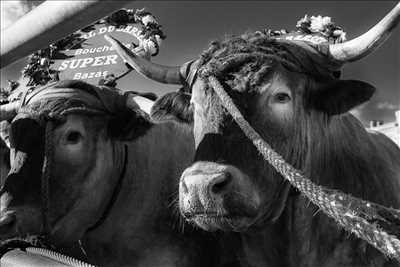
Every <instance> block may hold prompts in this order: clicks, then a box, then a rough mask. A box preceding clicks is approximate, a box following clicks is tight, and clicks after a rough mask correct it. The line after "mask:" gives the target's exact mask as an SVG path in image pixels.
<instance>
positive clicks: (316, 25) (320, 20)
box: [310, 16, 331, 32]
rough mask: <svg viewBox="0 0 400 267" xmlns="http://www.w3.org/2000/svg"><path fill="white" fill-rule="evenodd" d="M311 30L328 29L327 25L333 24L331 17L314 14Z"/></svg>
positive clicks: (321, 30)
mask: <svg viewBox="0 0 400 267" xmlns="http://www.w3.org/2000/svg"><path fill="white" fill-rule="evenodd" d="M310 19H311V25H310V31H311V32H323V31H325V29H326V26H327V25H329V24H331V18H330V17H322V16H318V17H315V16H312V17H311V18H310Z"/></svg>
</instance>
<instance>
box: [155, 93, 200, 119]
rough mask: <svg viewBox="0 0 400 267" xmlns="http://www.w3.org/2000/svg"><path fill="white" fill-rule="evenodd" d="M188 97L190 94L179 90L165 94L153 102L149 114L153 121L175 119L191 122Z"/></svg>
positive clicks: (191, 114)
mask: <svg viewBox="0 0 400 267" xmlns="http://www.w3.org/2000/svg"><path fill="white" fill-rule="evenodd" d="M190 98H191V96H190V94H188V93H185V92H181V91H179V92H173V93H168V94H165V95H163V96H162V97H160V98H159V99H158V100H157V101H156V102H155V103H154V105H153V107H152V109H151V112H150V116H151V118H152V119H153V121H155V122H163V121H176V122H179V123H186V124H191V123H192V122H193V110H192V107H191V105H190Z"/></svg>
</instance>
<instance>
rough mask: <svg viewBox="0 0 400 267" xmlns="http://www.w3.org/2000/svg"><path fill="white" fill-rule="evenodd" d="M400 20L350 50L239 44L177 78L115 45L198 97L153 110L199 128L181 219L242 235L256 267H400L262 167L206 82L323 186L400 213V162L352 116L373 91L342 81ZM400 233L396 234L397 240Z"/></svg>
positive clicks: (298, 40)
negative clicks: (347, 66)
mask: <svg viewBox="0 0 400 267" xmlns="http://www.w3.org/2000/svg"><path fill="white" fill-rule="evenodd" d="M399 14H400V4H399V5H397V6H396V7H395V8H394V9H393V11H392V12H391V13H390V14H389V15H388V16H386V17H385V18H384V19H383V20H382V21H381V22H380V23H379V24H377V25H376V26H375V27H374V28H372V29H371V30H370V31H369V32H367V33H366V34H364V35H362V36H360V37H358V38H356V39H354V40H351V41H348V42H344V43H336V44H330V41H329V40H325V41H324V42H323V43H318V42H317V43H316V42H314V41H312V40H320V39H321V35H319V36H313V35H308V34H309V32H308V33H307V32H301V31H300V30H299V32H297V33H295V34H292V35H287V34H286V33H276V32H257V33H254V34H246V35H242V36H235V37H232V38H228V39H225V40H222V41H215V42H213V43H212V44H211V45H210V47H209V48H208V49H207V50H206V51H205V52H204V53H203V54H202V55H201V57H200V59H198V60H196V61H193V62H189V63H187V64H185V65H183V66H182V67H175V68H174V67H168V68H164V67H163V66H160V65H156V64H153V63H151V62H148V61H146V60H144V59H142V58H139V57H137V56H135V55H133V54H131V53H129V51H127V50H126V49H124V48H123V47H122V46H121V45H120V44H118V42H117V41H116V40H113V39H111V38H109V41H110V42H111V43H113V45H114V46H115V47H116V48H117V51H119V53H120V54H121V56H123V57H124V58H125V60H126V61H127V62H129V63H130V64H131V65H132V66H133V67H134V68H136V69H137V70H138V71H139V72H140V73H142V74H144V75H146V76H147V77H149V78H151V79H154V80H157V81H160V82H165V83H180V82H182V81H185V82H184V85H185V86H187V87H189V88H190V90H188V92H177V93H170V94H167V95H165V96H164V97H162V98H161V99H160V100H158V101H157V102H156V104H155V105H154V106H153V110H152V116H153V118H155V119H159V120H164V119H174V120H177V121H180V122H186V123H193V127H194V138H195V147H196V154H195V160H194V162H193V164H192V165H191V166H190V167H189V168H187V169H186V170H185V171H184V172H183V174H182V176H181V180H180V188H179V207H180V211H181V214H182V215H183V217H185V218H186V220H188V221H189V222H192V223H193V224H195V225H197V226H199V227H201V228H202V229H204V230H207V231H217V230H222V231H235V232H240V236H241V245H240V246H239V247H236V248H235V249H236V253H237V255H238V257H239V258H240V259H241V261H242V263H244V264H245V265H246V264H248V265H249V266H349V267H350V266H371V267H372V266H398V265H396V262H395V261H394V260H390V259H387V258H386V257H385V256H384V255H382V254H381V253H380V252H378V251H377V250H376V249H374V248H373V247H371V246H370V245H368V244H367V243H366V242H364V241H362V240H360V239H357V238H355V237H353V236H351V235H349V234H348V233H346V232H345V231H344V230H343V229H341V228H340V227H339V226H338V225H337V224H336V223H335V222H334V221H333V220H332V219H330V218H328V217H327V216H326V215H325V214H323V213H322V212H319V213H318V209H317V208H316V206H314V205H312V204H310V203H309V200H307V199H306V198H305V197H304V196H302V195H300V194H299V193H298V192H296V191H295V190H294V189H293V188H291V187H290V186H289V184H288V183H287V182H285V181H284V179H283V178H282V177H281V176H280V175H279V174H278V173H277V172H276V171H275V169H274V168H272V167H271V166H270V165H269V164H267V163H266V162H264V160H263V159H262V157H261V156H260V155H259V153H258V151H257V150H256V148H255V147H254V146H253V144H252V143H251V142H250V141H249V140H248V139H247V138H246V137H245V135H244V134H243V133H242V132H241V130H240V129H239V127H238V126H237V125H236V124H235V122H234V120H233V119H232V117H231V116H230V115H229V113H228V112H227V111H226V110H225V109H224V107H223V105H222V103H221V101H220V99H219V98H218V96H217V95H216V94H215V92H214V90H213V87H212V86H210V84H209V82H208V77H210V76H214V77H216V78H217V79H218V80H219V81H220V83H221V84H222V86H223V87H224V89H225V90H226V91H227V93H228V94H229V95H230V96H231V98H232V99H233V101H234V103H235V104H236V105H237V106H238V108H239V110H240V111H241V112H242V114H243V115H244V117H245V119H246V120H247V121H248V122H249V123H250V125H252V126H253V127H254V128H255V130H256V131H257V132H258V133H259V134H260V135H261V137H262V138H263V139H264V140H265V141H267V142H268V143H269V144H270V145H271V146H272V147H273V148H274V149H275V150H276V151H277V152H278V153H279V154H280V155H282V156H283V157H284V159H285V160H286V161H287V162H289V163H290V164H291V165H293V166H295V167H296V168H297V169H299V170H301V171H302V172H303V173H304V174H305V176H307V177H310V178H311V179H312V181H313V182H315V183H316V184H319V185H323V186H326V187H329V188H333V189H338V190H341V191H343V192H345V193H348V194H351V195H353V196H356V197H359V198H362V199H366V200H370V201H373V202H376V203H380V204H383V205H385V206H388V207H394V208H400V194H399V192H400V176H399V175H400V160H399V159H400V150H399V149H398V147H397V146H396V145H395V144H394V143H393V142H392V141H390V140H389V139H388V138H387V137H385V136H383V135H382V134H378V133H369V132H367V131H366V130H365V129H364V127H363V126H362V124H361V123H360V122H359V121H358V120H357V119H356V118H354V117H353V116H352V115H351V114H349V113H348V111H349V110H350V109H351V108H353V107H355V106H357V105H359V104H361V103H363V102H365V101H367V100H369V99H370V97H371V96H372V95H373V93H374V91H375V88H374V87H373V86H372V85H370V84H368V83H365V82H361V81H355V80H340V79H339V76H340V72H339V70H340V67H341V66H342V64H344V63H346V62H350V61H354V60H357V59H359V58H361V57H363V56H365V55H367V54H369V53H370V52H371V51H372V49H371V48H374V47H377V46H378V45H379V44H381V43H382V41H383V40H384V39H386V37H387V36H388V35H389V33H390V31H391V30H393V28H394V27H395V25H396V24H397V23H398V21H399ZM331 26H332V27H333V25H331ZM331 29H332V28H331ZM336 29H337V30H339V29H338V28H336ZM336 29H335V28H333V30H332V32H333V33H334V30H336ZM313 38H314V39H313ZM318 38H319V39H318ZM323 38H324V37H323ZM330 38H332V39H334V40H335V41H337V42H339V39H337V38H336V37H335V36H334V35H332V36H331V37H330ZM310 40H311V41H310ZM399 228H400V227H399V225H392V229H394V230H393V233H395V234H396V233H397V234H398V231H400V230H399ZM246 266H247V265H246Z"/></svg>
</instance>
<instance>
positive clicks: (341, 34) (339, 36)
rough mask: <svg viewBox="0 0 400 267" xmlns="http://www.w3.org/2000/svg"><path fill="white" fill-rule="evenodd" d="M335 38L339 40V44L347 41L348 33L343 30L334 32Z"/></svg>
mask: <svg viewBox="0 0 400 267" xmlns="http://www.w3.org/2000/svg"><path fill="white" fill-rule="evenodd" d="M333 36H334V37H335V38H336V39H337V40H338V42H340V43H341V42H344V41H346V33H345V32H344V31H343V30H334V31H333Z"/></svg>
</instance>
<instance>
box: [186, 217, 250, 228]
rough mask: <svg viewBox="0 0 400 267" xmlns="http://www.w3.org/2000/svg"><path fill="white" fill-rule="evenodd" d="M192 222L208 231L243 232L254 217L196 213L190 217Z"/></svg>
mask: <svg viewBox="0 0 400 267" xmlns="http://www.w3.org/2000/svg"><path fill="white" fill-rule="evenodd" d="M189 221H190V222H192V223H194V224H195V225H196V226H198V227H200V228H201V229H203V230H205V231H208V232H215V231H218V230H220V231H225V232H243V231H245V230H247V229H248V228H249V227H250V226H251V225H252V223H253V222H254V219H252V218H250V217H244V216H221V215H214V214H196V215H194V216H192V217H191V218H190V219H189Z"/></svg>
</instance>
